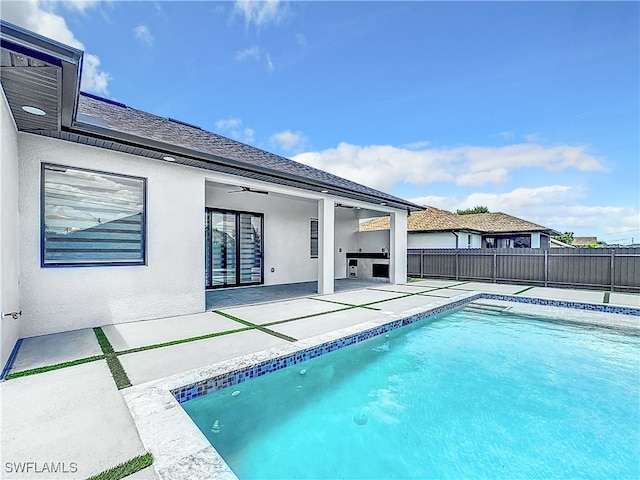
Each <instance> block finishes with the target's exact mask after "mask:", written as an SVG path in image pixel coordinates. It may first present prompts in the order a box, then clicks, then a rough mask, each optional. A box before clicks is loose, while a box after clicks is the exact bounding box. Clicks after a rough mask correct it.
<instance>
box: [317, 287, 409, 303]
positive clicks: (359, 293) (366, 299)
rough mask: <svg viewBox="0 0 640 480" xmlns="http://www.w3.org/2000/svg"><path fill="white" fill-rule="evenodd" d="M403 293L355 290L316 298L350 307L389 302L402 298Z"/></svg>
mask: <svg viewBox="0 0 640 480" xmlns="http://www.w3.org/2000/svg"><path fill="white" fill-rule="evenodd" d="M403 295H405V294H403V293H394V292H385V291H383V290H374V289H366V290H354V291H352V292H340V293H332V294H330V295H322V296H319V297H316V298H318V299H320V300H328V301H331V302H340V303H345V304H348V305H363V304H366V303H371V302H379V301H381V300H389V299H391V298H398V297H402V296H403Z"/></svg>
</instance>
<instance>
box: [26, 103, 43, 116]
mask: <svg viewBox="0 0 640 480" xmlns="http://www.w3.org/2000/svg"><path fill="white" fill-rule="evenodd" d="M22 110H24V111H25V112H27V113H30V114H31V115H39V116H42V115H46V114H47V112H45V111H44V110H42V109H41V108H38V107H32V106H31V105H23V106H22Z"/></svg>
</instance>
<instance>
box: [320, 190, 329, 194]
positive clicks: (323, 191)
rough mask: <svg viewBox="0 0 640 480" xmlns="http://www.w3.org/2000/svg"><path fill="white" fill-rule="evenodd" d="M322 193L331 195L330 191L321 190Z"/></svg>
mask: <svg viewBox="0 0 640 480" xmlns="http://www.w3.org/2000/svg"><path fill="white" fill-rule="evenodd" d="M320 193H329V190H320Z"/></svg>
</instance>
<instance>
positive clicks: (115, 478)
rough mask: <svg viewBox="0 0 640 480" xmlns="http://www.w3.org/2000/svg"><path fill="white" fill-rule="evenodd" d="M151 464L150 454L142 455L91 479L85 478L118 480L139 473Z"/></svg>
mask: <svg viewBox="0 0 640 480" xmlns="http://www.w3.org/2000/svg"><path fill="white" fill-rule="evenodd" d="M151 464H153V456H152V455H151V453H145V454H144V455H139V456H137V457H135V458H132V459H131V460H128V461H126V462H123V463H121V464H120V465H116V466H115V467H113V468H110V469H109V470H105V471H104V472H100V473H99V474H97V475H93V476H92V477H89V478H87V480H120V479H121V478H124V477H127V476H129V475H132V474H134V473H136V472H139V471H140V470H142V469H143V468H147V467H148V466H150V465H151Z"/></svg>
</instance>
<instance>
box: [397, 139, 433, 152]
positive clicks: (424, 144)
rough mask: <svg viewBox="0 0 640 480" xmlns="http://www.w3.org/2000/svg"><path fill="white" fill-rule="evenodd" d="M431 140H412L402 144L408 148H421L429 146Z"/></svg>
mask: <svg viewBox="0 0 640 480" xmlns="http://www.w3.org/2000/svg"><path fill="white" fill-rule="evenodd" d="M429 143H430V142H427V141H424V140H420V141H418V142H411V143H406V144H404V145H402V148H406V149H407V150H420V149H422V148H425V147H428V146H429Z"/></svg>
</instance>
